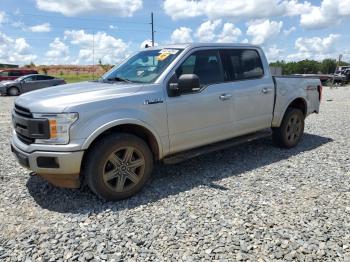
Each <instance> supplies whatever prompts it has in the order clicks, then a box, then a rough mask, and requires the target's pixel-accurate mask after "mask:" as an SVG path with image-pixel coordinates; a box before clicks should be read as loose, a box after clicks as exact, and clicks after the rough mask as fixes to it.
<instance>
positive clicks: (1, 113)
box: [0, 86, 350, 261]
mask: <svg viewBox="0 0 350 262" xmlns="http://www.w3.org/2000/svg"><path fill="white" fill-rule="evenodd" d="M12 104H13V99H12V98H10V97H0V150H1V151H0V152H1V153H0V167H1V168H0V188H1V190H0V191H1V192H0V260H3V261H66V260H69V261H74V260H78V261H101V260H107V261H194V260H218V261H237V260H249V261H278V260H280V261H290V260H294V261H350V172H349V170H350V160H349V157H350V156H349V147H350V131H349V130H350V117H349V115H350V87H349V86H348V87H341V88H339V89H333V90H330V89H328V88H327V89H326V90H325V91H324V98H323V102H322V107H321V113H320V114H319V115H312V116H310V117H309V118H308V119H307V122H306V130H305V131H306V134H305V136H304V138H303V140H302V142H301V143H300V145H299V146H298V147H296V148H294V149H291V150H284V149H279V148H275V147H273V146H272V142H271V139H263V140H260V141H256V142H252V143H248V144H245V145H242V146H238V147H235V148H231V149H227V150H223V151H220V152H216V153H212V154H209V155H205V156H202V157H198V158H196V159H193V160H189V161H186V162H183V163H181V164H177V165H173V166H162V165H159V166H157V168H156V171H155V172H154V178H153V182H152V183H151V184H150V185H149V186H147V187H146V188H145V189H144V190H143V191H142V192H141V193H140V194H138V195H137V196H135V197H133V198H131V199H128V200H124V201H120V202H117V203H111V202H103V201H101V200H99V199H97V198H96V197H95V196H94V195H92V193H90V191H89V190H88V189H83V190H69V189H59V188H55V187H53V186H51V185H49V184H48V183H46V182H45V181H43V180H42V179H40V178H38V177H30V176H29V171H27V170H25V169H23V168H21V167H20V166H19V165H18V164H17V163H16V162H15V160H14V157H13V156H12V155H11V153H10V148H9V144H8V139H9V136H10V109H11V106H12Z"/></svg>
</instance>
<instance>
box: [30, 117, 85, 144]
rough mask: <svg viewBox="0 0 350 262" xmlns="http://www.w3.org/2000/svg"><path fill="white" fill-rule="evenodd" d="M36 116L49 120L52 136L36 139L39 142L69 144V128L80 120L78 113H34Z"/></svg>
mask: <svg viewBox="0 0 350 262" xmlns="http://www.w3.org/2000/svg"><path fill="white" fill-rule="evenodd" d="M33 117H34V118H45V119H48V120H49V125H50V138H49V139H35V143H37V144H61V145H64V144H68V143H69V129H70V127H71V126H72V125H73V123H74V122H75V121H77V120H78V117H79V115H78V113H61V114H33Z"/></svg>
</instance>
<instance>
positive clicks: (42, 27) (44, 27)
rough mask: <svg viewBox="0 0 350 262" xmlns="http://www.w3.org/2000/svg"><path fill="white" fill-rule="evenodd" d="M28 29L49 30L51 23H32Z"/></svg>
mask: <svg viewBox="0 0 350 262" xmlns="http://www.w3.org/2000/svg"><path fill="white" fill-rule="evenodd" d="M29 30H30V31H32V32H34V33H44V32H50V31H51V25H50V23H43V24H40V25H34V26H31V27H29Z"/></svg>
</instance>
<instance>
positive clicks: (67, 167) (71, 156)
mask: <svg viewBox="0 0 350 262" xmlns="http://www.w3.org/2000/svg"><path fill="white" fill-rule="evenodd" d="M11 151H12V152H13V153H14V155H15V156H16V158H17V161H18V162H19V164H20V165H22V166H23V167H25V168H28V169H29V170H32V171H33V172H35V173H37V174H38V175H39V176H41V177H43V178H45V179H46V180H48V181H49V182H51V183H52V184H54V185H56V186H60V187H69V188H77V187H79V186H80V180H79V174H80V168H81V162H82V159H83V155H84V151H75V152H45V151H34V152H32V153H27V152H24V151H22V150H20V149H19V148H18V147H16V145H15V144H14V143H11Z"/></svg>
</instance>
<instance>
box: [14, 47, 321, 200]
mask: <svg viewBox="0 0 350 262" xmlns="http://www.w3.org/2000/svg"><path fill="white" fill-rule="evenodd" d="M321 95H322V86H321V83H320V80H319V79H317V78H314V79H313V78H303V77H272V76H271V74H270V71H269V65H268V62H267V60H266V58H265V55H264V53H263V51H262V49H261V48H260V47H257V46H253V45H247V44H179V45H168V46H164V47H154V48H148V49H145V50H142V51H140V52H138V53H136V54H135V55H133V56H132V57H130V58H129V59H127V60H126V61H124V62H123V63H121V64H120V65H118V66H116V67H114V68H113V69H111V70H110V71H109V72H107V73H106V74H105V75H103V76H102V77H101V78H100V79H99V80H97V81H90V82H82V83H77V84H68V85H63V86H59V87H52V88H47V89H44V90H38V91H33V92H30V93H28V94H23V95H21V96H19V97H18V98H17V99H16V101H15V105H14V110H13V114H12V117H13V126H14V130H13V136H12V139H11V148H12V151H13V152H14V154H15V155H16V157H17V159H18V161H19V163H20V164H21V165H23V166H25V167H27V168H29V169H30V170H32V171H34V172H35V173H36V174H38V175H40V176H41V177H43V178H45V179H47V180H48V181H50V182H51V183H53V184H54V185H56V186H63V187H70V188H78V187H80V186H81V185H82V184H87V185H88V186H89V187H90V189H91V190H92V191H93V192H94V193H95V194H97V195H98V196H99V197H101V198H104V199H108V200H119V199H123V198H127V197H130V196H132V195H134V194H135V193H136V192H138V191H139V190H140V189H141V188H142V186H144V185H145V183H146V182H147V181H148V180H149V178H150V176H151V173H152V169H153V163H154V162H155V161H160V160H161V161H163V162H165V163H176V162H179V161H181V160H184V159H188V158H191V157H193V156H197V155H200V154H202V153H205V152H210V151H213V150H217V149H221V148H223V147H227V146H232V145H234V144H237V143H238V142H239V141H251V140H252V139H255V138H259V137H261V136H263V135H262V134H266V132H265V130H266V129H268V130H271V131H272V132H271V133H272V138H273V141H274V142H275V144H276V145H278V146H281V147H285V148H291V147H294V146H296V145H297V144H298V142H299V141H300V139H301V137H302V134H303V131H304V120H305V118H306V117H307V116H308V115H310V114H311V113H318V112H319V106H320V100H321Z"/></svg>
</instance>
